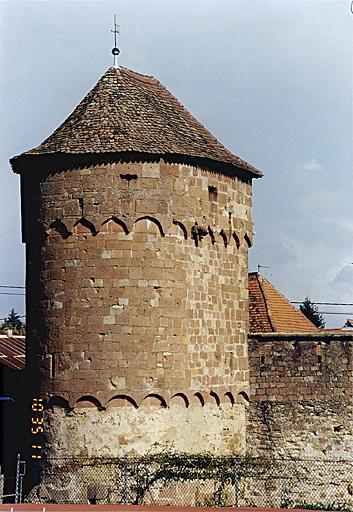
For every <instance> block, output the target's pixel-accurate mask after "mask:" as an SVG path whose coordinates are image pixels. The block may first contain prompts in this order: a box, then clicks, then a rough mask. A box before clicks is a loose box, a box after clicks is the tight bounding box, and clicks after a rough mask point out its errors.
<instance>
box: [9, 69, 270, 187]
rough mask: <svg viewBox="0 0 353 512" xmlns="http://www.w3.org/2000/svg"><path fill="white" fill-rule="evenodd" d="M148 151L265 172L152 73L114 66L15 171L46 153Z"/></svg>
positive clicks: (15, 161) (251, 172)
mask: <svg viewBox="0 0 353 512" xmlns="http://www.w3.org/2000/svg"><path fill="white" fill-rule="evenodd" d="M126 152H132V153H136V152H137V153H149V154H157V155H175V156H182V157H193V158H203V159H207V160H211V161H214V162H220V163H224V164H228V165H230V166H231V167H232V168H234V170H236V169H238V170H239V169H240V170H242V171H245V172H246V173H248V174H249V175H250V176H252V177H259V176H262V173H261V172H260V171H258V170H257V169H255V167H253V166H252V165H250V164H248V163H247V162H245V161H244V160H242V159H241V158H239V157H238V156H236V155H234V154H233V153H231V152H230V151H229V150H228V149H227V148H226V147H225V146H223V144H221V143H220V142H219V141H218V140H217V139H216V138H215V137H214V136H213V135H212V134H211V133H210V132H209V131H208V130H207V129H206V128H205V127H204V126H203V125H202V124H201V123H199V122H198V121H197V120H196V119H195V118H194V117H193V116H192V115H191V114H190V113H189V112H188V111H187V110H186V109H185V108H184V107H183V106H182V105H181V103H179V101H178V100H177V99H176V98H175V97H174V96H173V95H172V94H171V93H170V92H169V91H168V90H167V89H166V88H165V87H164V86H163V85H162V84H160V82H158V80H156V79H155V78H153V77H151V76H145V75H141V74H139V73H136V72H134V71H131V70H129V69H126V68H122V67H119V68H115V67H111V68H109V69H108V70H107V72H106V73H105V74H104V75H103V76H102V78H101V79H100V80H99V81H98V83H97V85H96V86H95V87H94V88H93V89H92V90H91V91H90V92H89V93H88V94H87V96H86V97H85V98H84V99H83V100H82V101H81V103H80V104H79V105H78V106H77V107H76V109H75V110H74V111H73V113H72V114H71V115H70V116H69V117H68V118H67V119H66V121H64V122H63V123H62V124H61V126H59V128H57V129H56V130H55V132H54V133H53V134H52V135H50V137H48V138H47V139H46V140H45V141H44V142H42V144H40V145H39V146H38V147H36V148H34V149H31V150H30V151H27V152H26V153H23V154H22V155H19V156H15V157H13V158H12V159H11V164H12V166H13V168H14V170H15V172H20V171H22V170H23V164H24V162H25V161H26V160H27V162H28V159H29V158H32V159H33V158H34V157H39V156H43V155H47V156H48V155H55V154H60V155H63V154H71V155H83V154H84V155H87V154H111V153H126Z"/></svg>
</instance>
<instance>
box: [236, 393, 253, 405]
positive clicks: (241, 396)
mask: <svg viewBox="0 0 353 512" xmlns="http://www.w3.org/2000/svg"><path fill="white" fill-rule="evenodd" d="M249 402H250V398H249V395H248V394H247V393H246V392H245V391H240V393H238V394H237V404H244V403H245V404H248V403H249Z"/></svg>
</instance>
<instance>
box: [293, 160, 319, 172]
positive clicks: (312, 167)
mask: <svg viewBox="0 0 353 512" xmlns="http://www.w3.org/2000/svg"><path fill="white" fill-rule="evenodd" d="M298 169H303V170H304V171H309V172H311V171H313V172H316V171H322V170H323V167H322V165H321V164H319V162H317V160H316V158H312V159H311V160H309V162H305V163H304V164H303V165H302V166H300V167H298Z"/></svg>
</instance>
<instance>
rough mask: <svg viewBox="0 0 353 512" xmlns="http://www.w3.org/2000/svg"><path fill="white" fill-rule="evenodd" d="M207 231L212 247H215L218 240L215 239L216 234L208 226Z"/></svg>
mask: <svg viewBox="0 0 353 512" xmlns="http://www.w3.org/2000/svg"><path fill="white" fill-rule="evenodd" d="M207 231H208V234H209V237H210V238H211V242H212V245H214V244H215V243H216V239H215V236H214V233H213V231H212V229H211V228H210V226H208V228H207Z"/></svg>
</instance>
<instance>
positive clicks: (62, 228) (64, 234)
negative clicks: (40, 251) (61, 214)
mask: <svg viewBox="0 0 353 512" xmlns="http://www.w3.org/2000/svg"><path fill="white" fill-rule="evenodd" d="M53 231H56V234H58V235H60V236H61V238H63V239H64V240H66V239H67V238H69V236H70V235H72V232H71V231H69V230H68V228H67V226H66V224H64V223H63V222H62V220H60V219H56V220H54V222H52V223H51V224H50V226H49V230H48V231H47V233H48V234H49V235H51V234H52V232H53Z"/></svg>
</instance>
